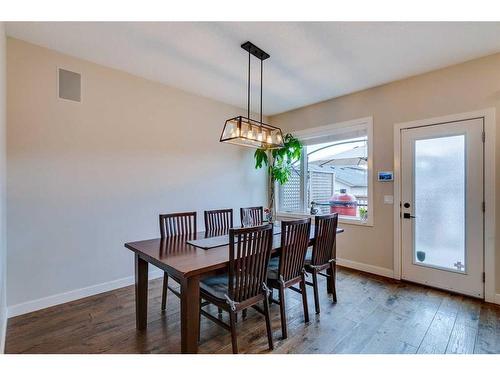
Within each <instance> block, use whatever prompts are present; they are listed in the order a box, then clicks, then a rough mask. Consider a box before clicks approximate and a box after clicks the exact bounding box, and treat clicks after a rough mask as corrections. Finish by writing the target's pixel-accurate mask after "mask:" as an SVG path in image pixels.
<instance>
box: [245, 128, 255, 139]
mask: <svg viewBox="0 0 500 375" xmlns="http://www.w3.org/2000/svg"><path fill="white" fill-rule="evenodd" d="M247 137H248V138H249V139H254V135H253V129H252V127H250V130H249V131H248V135H247Z"/></svg>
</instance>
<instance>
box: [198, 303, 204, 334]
mask: <svg viewBox="0 0 500 375" xmlns="http://www.w3.org/2000/svg"><path fill="white" fill-rule="evenodd" d="M202 302H203V301H202V299H201V297H200V312H199V315H200V316H199V317H198V343H199V342H200V340H201V303H202Z"/></svg>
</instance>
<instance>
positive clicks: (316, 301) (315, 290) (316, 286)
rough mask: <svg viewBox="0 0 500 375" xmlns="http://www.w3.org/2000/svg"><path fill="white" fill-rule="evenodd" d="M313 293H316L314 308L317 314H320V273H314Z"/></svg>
mask: <svg viewBox="0 0 500 375" xmlns="http://www.w3.org/2000/svg"><path fill="white" fill-rule="evenodd" d="M312 278H313V291H314V308H315V309H316V314H319V292H318V273H317V271H313V273H312Z"/></svg>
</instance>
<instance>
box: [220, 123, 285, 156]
mask: <svg viewBox="0 0 500 375" xmlns="http://www.w3.org/2000/svg"><path fill="white" fill-rule="evenodd" d="M220 141H221V142H225V143H232V144H236V145H240V146H246V147H253V148H279V147H283V134H282V133H281V129H280V128H277V127H275V126H271V125H268V124H264V123H262V122H259V121H255V120H252V119H250V118H247V117H243V116H237V117H234V118H231V119H229V120H226V123H225V124H224V129H222V134H221V136H220Z"/></svg>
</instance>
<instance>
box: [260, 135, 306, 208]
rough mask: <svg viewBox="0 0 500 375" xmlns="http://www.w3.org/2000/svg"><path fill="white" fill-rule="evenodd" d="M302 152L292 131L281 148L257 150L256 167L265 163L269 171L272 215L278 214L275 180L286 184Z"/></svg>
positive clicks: (269, 199) (269, 201) (269, 198)
mask: <svg viewBox="0 0 500 375" xmlns="http://www.w3.org/2000/svg"><path fill="white" fill-rule="evenodd" d="M301 153H302V143H301V142H300V141H299V140H298V139H297V138H295V137H294V136H293V135H291V134H290V133H288V134H286V135H285V137H284V138H283V147H280V148H273V149H269V148H259V149H257V150H256V151H255V154H254V157H255V169H260V168H262V167H263V166H264V165H265V166H267V171H268V207H269V209H270V210H271V215H270V216H271V217H275V216H276V207H275V200H274V196H275V191H274V185H275V182H278V183H279V184H280V185H284V184H286V183H287V182H288V179H289V178H290V176H291V174H292V164H293V163H294V162H296V161H297V160H299V159H300V155H301Z"/></svg>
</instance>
